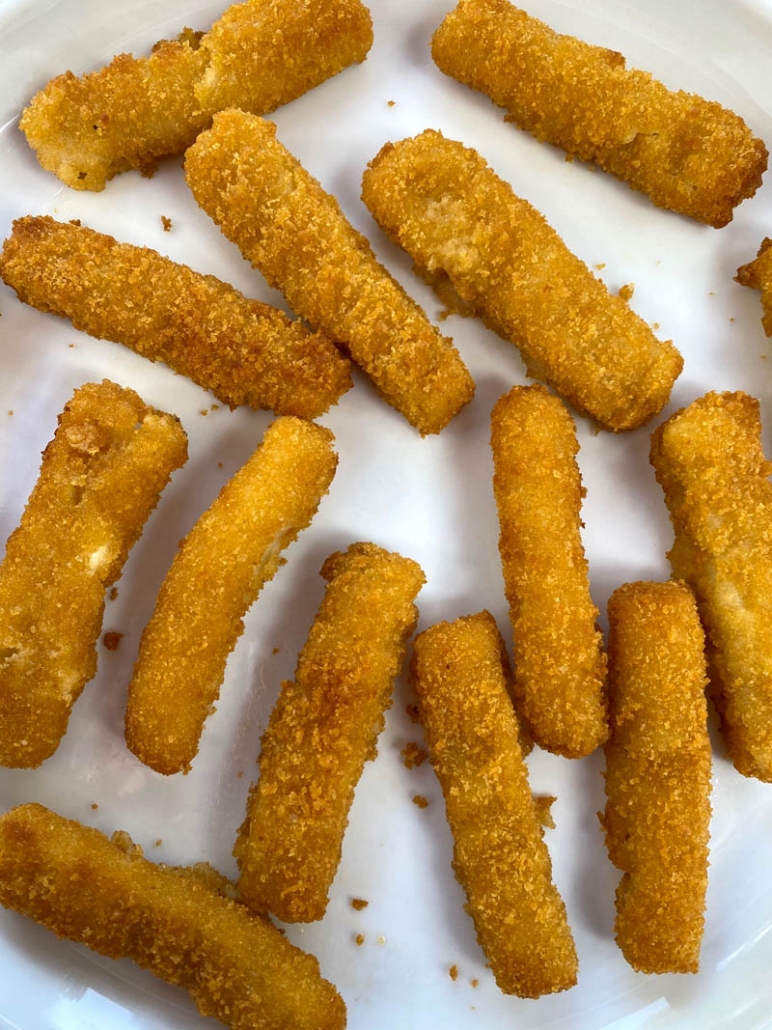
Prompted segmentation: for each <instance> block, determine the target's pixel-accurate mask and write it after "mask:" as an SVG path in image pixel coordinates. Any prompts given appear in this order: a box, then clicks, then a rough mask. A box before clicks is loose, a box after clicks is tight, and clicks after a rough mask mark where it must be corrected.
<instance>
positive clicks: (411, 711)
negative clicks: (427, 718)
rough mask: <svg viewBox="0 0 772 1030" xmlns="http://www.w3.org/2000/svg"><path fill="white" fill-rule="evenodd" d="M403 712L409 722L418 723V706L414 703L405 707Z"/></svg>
mask: <svg viewBox="0 0 772 1030" xmlns="http://www.w3.org/2000/svg"><path fill="white" fill-rule="evenodd" d="M405 711H406V712H407V714H408V718H409V719H410V721H411V722H419V720H420V718H421V716H420V715H419V714H418V705H417V704H416V703H415V702H411V703H410V704H409V705H405Z"/></svg>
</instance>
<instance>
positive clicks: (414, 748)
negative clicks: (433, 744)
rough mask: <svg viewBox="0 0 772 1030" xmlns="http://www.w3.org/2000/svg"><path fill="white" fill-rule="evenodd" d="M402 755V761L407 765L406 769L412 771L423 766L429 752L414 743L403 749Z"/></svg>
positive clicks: (406, 745)
mask: <svg viewBox="0 0 772 1030" xmlns="http://www.w3.org/2000/svg"><path fill="white" fill-rule="evenodd" d="M400 754H401V755H402V761H403V762H404V763H405V768H406V769H412V768H413V766H414V765H423V763H424V762H425V761H426V759H427V758H428V757H429V755H428V752H427V751H425V750H424V749H423V748H422V747H419V746H418V744H414V743H413V742H412V741H411V742H410V743H408V744H405V746H404V747H403V748H402V751H401V752H400Z"/></svg>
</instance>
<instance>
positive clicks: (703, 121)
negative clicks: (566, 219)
mask: <svg viewBox="0 0 772 1030" xmlns="http://www.w3.org/2000/svg"><path fill="white" fill-rule="evenodd" d="M432 56H433V57H434V60H435V62H436V63H437V66H438V67H439V68H440V70H441V71H443V72H445V74H446V75H450V76H451V77H452V78H454V79H457V80H458V81H459V82H463V83H464V84H466V85H467V86H471V87H472V88H473V89H477V90H480V91H481V92H483V93H485V94H487V95H488V96H489V97H490V98H491V100H492V101H493V102H494V103H495V104H498V105H499V107H503V108H505V109H506V110H507V111H508V112H509V116H508V118H507V120H508V121H512V122H514V123H515V124H516V125H518V126H519V127H520V128H521V129H526V130H527V131H528V132H531V133H533V135H534V136H535V137H536V138H537V139H539V140H541V141H543V142H546V143H553V144H555V146H558V147H562V148H563V149H564V150H566V151H567V152H568V154H569V155H570V156H574V157H578V158H580V159H581V160H583V161H594V162H595V163H596V164H598V165H599V166H600V167H601V168H602V169H603V170H604V171H605V172H610V173H611V175H614V176H616V177H617V178H618V179H622V180H623V181H624V182H626V183H627V184H628V185H629V186H631V187H632V188H633V189H635V190H641V191H642V192H644V193H647V194H648V195H649V197H650V198H651V200H652V202H653V203H654V204H656V205H657V206H658V207H664V208H668V209H670V210H671V211H677V212H679V213H680V214H684V215H689V216H690V217H691V218H696V219H697V221H700V222H707V223H708V224H709V225H712V226H714V227H715V228H720V227H721V226H723V225H726V224H727V222H729V221H731V219H732V212H733V209H734V208H735V207H736V206H737V205H738V204H739V203H740V202H741V201H742V200H744V199H745V198H746V197H752V196H753V194H754V193H755V192H756V190H757V189H758V188H759V186H760V185H761V177H762V175H763V173H764V172H765V171H766V167H767V150H766V147H765V146H764V144H763V143H762V141H761V140H760V139H756V138H755V137H754V136H753V134H752V132H751V131H750V129H749V128H748V126H747V125H746V124H745V122H744V121H743V120H742V118H740V117H739V115H736V114H734V112H732V111H728V110H727V109H726V108H725V107H722V106H721V105H720V104H717V103H715V102H713V101H708V100H703V98H702V97H699V96H696V95H695V94H693V93H684V92H683V91H678V92H674V91H672V90H669V89H667V88H666V87H665V86H664V85H663V84H662V83H661V82H658V81H657V80H656V79H653V78H652V77H651V74H650V73H649V72H645V71H639V70H637V69H635V68H631V69H627V68H626V67H625V59H624V57H623V56H622V54H620V53H617V52H616V51H615V50H607V49H604V48H603V47H598V46H591V45H590V44H589V43H583V42H582V41H581V40H579V39H575V38H574V37H573V36H564V35H559V34H558V33H557V32H554V31H553V30H552V29H551V28H549V26H547V25H545V24H544V22H541V21H538V20H537V19H536V18H532V17H530V16H529V15H528V14H526V12H525V11H522V10H520V9H519V8H517V7H515V6H513V5H512V4H511V3H509V2H508V0H461V2H460V3H459V4H458V6H457V7H456V8H455V10H453V11H451V12H450V14H448V15H447V17H446V18H445V20H444V22H443V23H442V25H441V26H440V27H439V29H438V30H437V31H436V33H435V34H434V38H433V40H432Z"/></svg>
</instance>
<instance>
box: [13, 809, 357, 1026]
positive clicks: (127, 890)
mask: <svg viewBox="0 0 772 1030" xmlns="http://www.w3.org/2000/svg"><path fill="white" fill-rule="evenodd" d="M126 837H127V835H119V836H118V837H117V839H116V840H115V842H113V841H110V840H109V839H108V838H107V837H105V835H104V834H103V833H100V832H99V831H98V830H94V829H91V827H88V826H82V825H81V824H80V823H77V822H75V821H73V820H69V819H63V818H62V817H61V816H59V815H56V814H55V813H54V812H51V811H49V810H48V809H46V808H44V807H43V806H42V805H35V804H32V805H21V806H19V807H18V808H14V809H12V810H11V811H10V812H7V813H6V814H5V815H3V816H1V817H0V903H2V904H3V905H4V906H5V907H6V908H11V909H14V910H15V911H16V912H20V913H21V914H22V915H25V916H28V917H29V918H30V919H34V920H35V922H37V923H41V924H42V925H43V926H45V927H47V928H48V929H49V930H52V931H53V932H54V933H55V934H56V936H57V937H60V938H65V939H66V940H71V941H76V942H78V943H81V944H87V945H88V946H89V947H90V948H92V949H93V950H94V951H96V952H98V953H99V954H100V955H106V956H108V957H109V958H131V959H133V960H134V961H135V962H136V963H137V964H138V965H140V966H141V967H142V968H143V969H149V970H150V971H151V972H152V973H155V975H156V976H159V977H161V979H162V980H166V981H167V983H170V984H175V985H176V986H179V987H184V988H185V989H186V990H187V991H188V992H189V993H190V995H191V997H192V998H193V1001H194V1002H195V1003H196V1007H197V1008H198V1011H199V1012H200V1013H201V1014H202V1015H204V1016H214V1017H215V1018H216V1019H219V1020H221V1022H222V1023H223V1024H224V1025H225V1026H227V1027H230V1028H231V1030H343V1028H344V1027H345V1025H346V1006H345V1005H344V1003H343V1000H342V998H341V997H340V995H339V994H338V992H337V991H336V990H335V988H334V987H333V985H332V984H331V983H329V982H328V981H327V980H323V979H322V977H321V975H320V973H319V963H318V962H317V960H316V959H315V958H314V957H313V956H312V955H307V954H306V953H305V952H303V951H301V950H300V949H299V948H296V947H294V945H292V944H290V943H289V941H287V940H285V938H284V937H283V936H282V935H281V934H280V933H279V931H278V930H277V929H276V927H275V926H273V925H272V924H271V923H269V922H268V921H267V920H264V919H260V918H257V917H255V916H252V915H250V914H249V912H248V911H247V910H246V909H245V908H244V907H243V905H240V904H237V903H236V902H234V901H231V900H229V899H228V898H227V897H225V896H223V892H222V889H221V887H220V886H218V883H217V879H218V878H216V877H214V878H213V871H212V872H211V873H208V874H203V873H202V872H201V871H199V870H197V869H195V868H194V869H191V870H185V869H180V868H168V867H163V866H159V865H155V864H154V863H153V862H148V861H147V859H145V858H143V857H142V849H141V848H139V847H137V846H136V845H133V843H132V842H131V840H130V838H129V839H128V840H127V839H126Z"/></svg>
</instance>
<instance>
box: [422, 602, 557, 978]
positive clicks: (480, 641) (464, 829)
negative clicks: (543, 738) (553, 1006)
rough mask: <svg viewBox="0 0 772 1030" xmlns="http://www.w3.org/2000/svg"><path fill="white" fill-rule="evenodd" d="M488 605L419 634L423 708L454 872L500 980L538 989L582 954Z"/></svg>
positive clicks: (494, 970)
mask: <svg viewBox="0 0 772 1030" xmlns="http://www.w3.org/2000/svg"><path fill="white" fill-rule="evenodd" d="M502 652H503V643H502V641H501V637H500V636H499V632H498V629H497V628H496V623H495V622H494V620H493V617H492V616H491V615H490V613H489V612H485V611H483V612H480V613H479V614H477V615H471V616H467V617H465V618H461V619H458V620H457V621H456V622H453V623H447V622H441V623H439V624H438V625H436V626H432V628H431V629H428V630H425V631H424V632H423V633H421V634H420V635H419V636H418V637H417V638H416V642H415V650H414V653H413V659H412V664H411V672H412V679H413V684H414V686H415V690H416V694H417V695H418V709H419V712H420V716H421V723H422V724H423V728H424V734H425V737H426V743H427V746H428V748H429V753H430V755H431V760H432V765H433V766H434V771H435V772H436V773H437V778H438V779H439V781H440V784H441V786H442V793H443V795H444V796H445V808H446V812H447V817H448V823H449V824H450V829H451V831H452V833H453V840H454V849H453V870H454V872H455V874H456V877H457V878H458V881H459V883H460V884H461V886H462V887H463V888H464V891H465V892H466V896H467V900H468V911H469V914H470V915H471V916H472V919H473V920H474V925H475V929H476V931H477V938H478V940H479V942H480V946H481V947H482V949H483V951H484V952H485V957H486V958H487V959H488V962H489V964H490V967H491V970H492V972H493V975H494V977H495V978H496V983H497V984H498V985H499V987H500V988H501V990H502V991H504V993H505V994H517V995H519V996H520V997H521V998H538V997H540V996H541V995H543V994H552V993H554V992H556V991H564V990H566V989H567V988H569V987H572V986H573V985H574V984H575V983H576V972H577V958H576V950H575V948H574V942H573V938H572V937H571V931H570V929H569V926H568V922H567V920H566V910H565V906H564V904H563V901H562V899H561V897H560V895H559V893H558V891H557V889H556V887H555V886H554V884H553V883H552V864H551V862H550V857H549V852H548V851H547V846H546V844H545V843H544V834H543V831H542V828H541V826H540V825H539V820H538V819H537V814H536V805H535V803H534V799H533V797H532V796H531V791H530V787H529V785H528V772H527V770H526V766H525V762H524V761H523V756H522V753H521V751H520V744H519V743H518V725H517V717H516V716H515V712H514V709H513V707H512V701H511V699H510V696H509V693H508V689H507V683H506V680H505V678H504V668H503V664H502Z"/></svg>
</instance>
